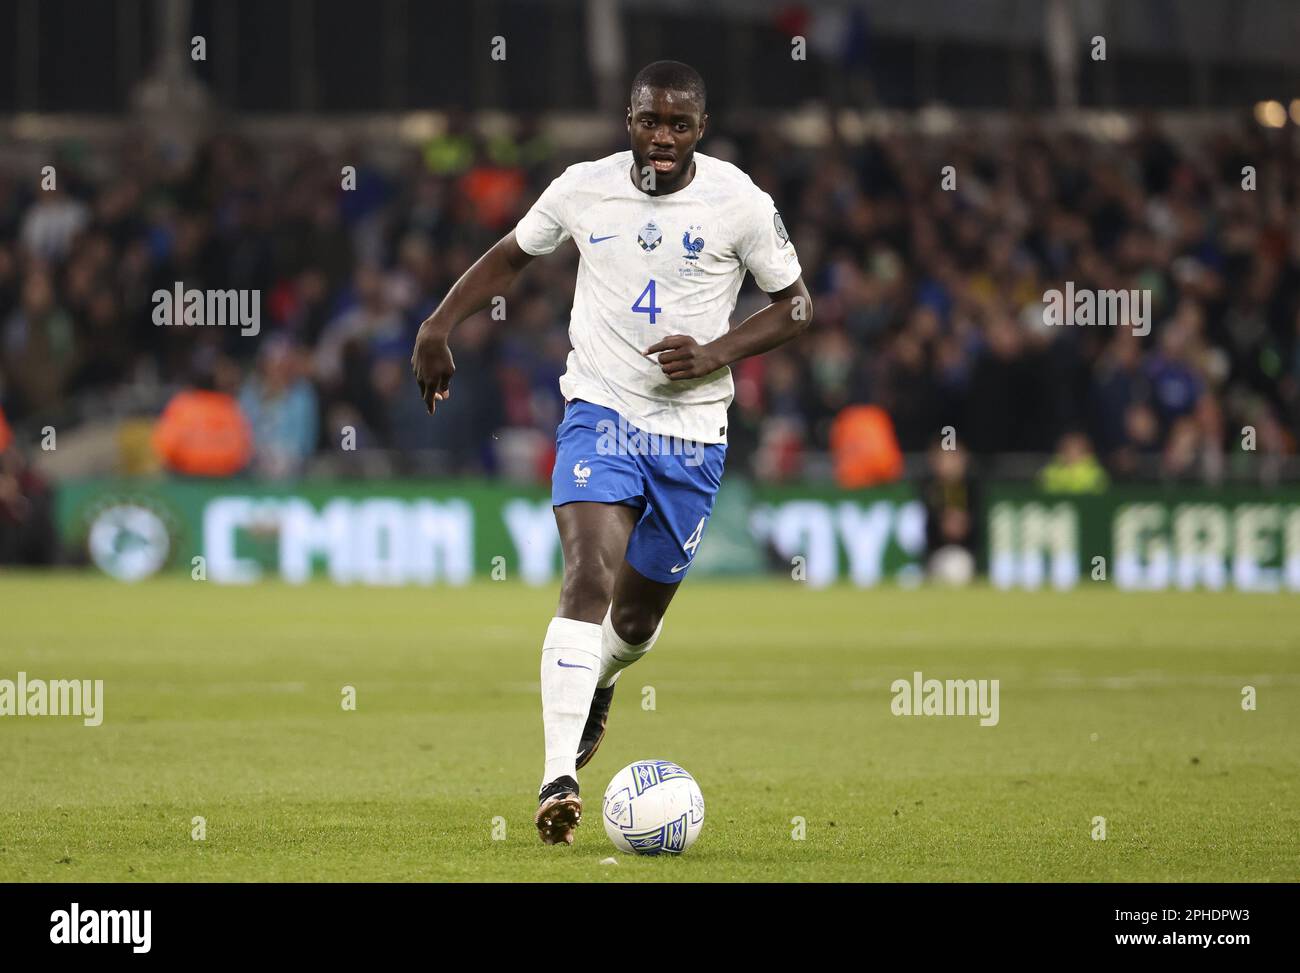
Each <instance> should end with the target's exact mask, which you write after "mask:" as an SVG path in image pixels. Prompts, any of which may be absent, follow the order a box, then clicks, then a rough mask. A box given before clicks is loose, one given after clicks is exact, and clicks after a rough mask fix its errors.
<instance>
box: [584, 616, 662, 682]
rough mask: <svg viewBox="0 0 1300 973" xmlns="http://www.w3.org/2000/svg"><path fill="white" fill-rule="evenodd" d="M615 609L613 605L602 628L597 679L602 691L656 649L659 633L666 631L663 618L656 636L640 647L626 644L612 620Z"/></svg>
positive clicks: (655, 632)
mask: <svg viewBox="0 0 1300 973" xmlns="http://www.w3.org/2000/svg"><path fill="white" fill-rule="evenodd" d="M613 607H614V606H613V605H612V604H611V605H610V607H609V609H607V610H606V611H605V621H604V622H602V623H601V626H600V675H599V677H598V678H597V679H596V685H597V686H599V687H600V688H601V689H608V688H609V687H610V686H612V685H614V683H616V682H618V675H619V673H620V672H622V671H623V670H624V669H626V668H627V667H628V666H630V665H631V664H632V663H633V662H636V660H637V659H639V658H641V656H643V655H645V654H646V653H647V652H649V651H650V650H651V649H652V648H654V644H655V642H656V641H658V639H659V633H660V632H662V631H663V629H664V620H663V619H662V618H661V619H659V625H658V627H656V628H655V631H654V634H653V635H651V636H650V638H648V639H646V640H645V641H644V642H642V643H641V644H640V645H631V644H629V643H627V642H624V641H623V640H622V639H621V638H619V635H618V633H617V632H615V631H614V623H613V622H612V621H611V619H610V612H611V611H612V610H613Z"/></svg>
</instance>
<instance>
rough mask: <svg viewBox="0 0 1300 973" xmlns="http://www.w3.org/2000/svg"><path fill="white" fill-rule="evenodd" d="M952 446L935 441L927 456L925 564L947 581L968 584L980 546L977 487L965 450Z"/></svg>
mask: <svg viewBox="0 0 1300 973" xmlns="http://www.w3.org/2000/svg"><path fill="white" fill-rule="evenodd" d="M951 445H952V447H953V448H951V449H944V448H943V443H942V441H941V440H940V441H936V442H935V443H934V444H933V445H932V446H931V447H930V450H929V452H928V453H927V454H926V466H927V471H926V474H925V475H924V477H923V478H922V480H921V484H920V494H921V502H922V503H923V504H924V505H925V552H926V564H927V566H928V568H929V570H930V572H931V573H932V574H940V575H944V576H945V577H944V580H948V581H953V580H958V578H959V577H965V578H966V579H967V580H969V577H970V576H971V575H973V574H974V570H975V555H976V552H977V550H978V544H979V536H978V533H977V531H978V525H979V516H978V513H979V507H978V495H977V487H976V481H975V478H974V477H973V476H972V475H971V472H970V456H969V454H968V453H967V452H966V449H965V448H964V447H963V446H962V445H961V444H960V443H952V444H951Z"/></svg>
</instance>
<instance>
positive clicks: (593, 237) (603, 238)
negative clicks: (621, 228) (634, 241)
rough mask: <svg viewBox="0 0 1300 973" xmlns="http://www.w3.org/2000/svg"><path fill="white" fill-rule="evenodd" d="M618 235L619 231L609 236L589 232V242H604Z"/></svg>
mask: <svg viewBox="0 0 1300 973" xmlns="http://www.w3.org/2000/svg"><path fill="white" fill-rule="evenodd" d="M616 236H618V234H617V233H611V234H610V235H609V236H596V234H594V233H589V234H587V242H588V243H603V242H604V241H606V240H612V239H614V237H616Z"/></svg>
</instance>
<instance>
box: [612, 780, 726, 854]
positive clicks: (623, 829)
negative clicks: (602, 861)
mask: <svg viewBox="0 0 1300 973" xmlns="http://www.w3.org/2000/svg"><path fill="white" fill-rule="evenodd" d="M600 817H601V820H602V821H604V822H605V834H607V835H609V840H610V841H612V842H614V846H615V847H616V848H618V850H619V851H627V852H631V853H632V854H634V855H658V854H661V853H662V854H667V855H680V854H681V853H682V852H684V851H685V850H686V849H687V848H689V847H690V846H691V845H692V844H694V843H695V839H696V838H698V837H699V836H700V829H701V828H703V827H704V795H703V794H701V793H700V785H699V784H697V783H695V778H694V777H692V776H691V775H690V774H688V773H687V772H686V771H684V770H683V769H682V768H681V767H679V766H677V764H675V763H673V762H672V761H671V760H638V761H637V762H636V763H634V764H628V765H627V766H626V767H624V768H623V769H622V770H620V771H619V772H618V773H617V774H615V775H614V779H613V780H611V781H610V782H609V786H608V787H606V788H605V803H604V806H603V809H602V814H601V816H600Z"/></svg>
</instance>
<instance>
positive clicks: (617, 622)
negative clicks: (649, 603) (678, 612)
mask: <svg viewBox="0 0 1300 973" xmlns="http://www.w3.org/2000/svg"><path fill="white" fill-rule="evenodd" d="M660 617H661V616H660V615H658V614H657V613H655V612H653V611H649V610H647V609H645V608H643V607H641V606H640V605H612V606H611V607H610V610H609V621H610V624H611V625H613V626H614V633H615V634H616V635H617V636H618V637H619V638H621V639H622V640H623V641H624V642H626V643H627V644H628V645H640V644H642V643H643V642H648V641H649V640H650V638H651V636H653V635H654V633H655V629H657V628H658V627H659V619H660Z"/></svg>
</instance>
